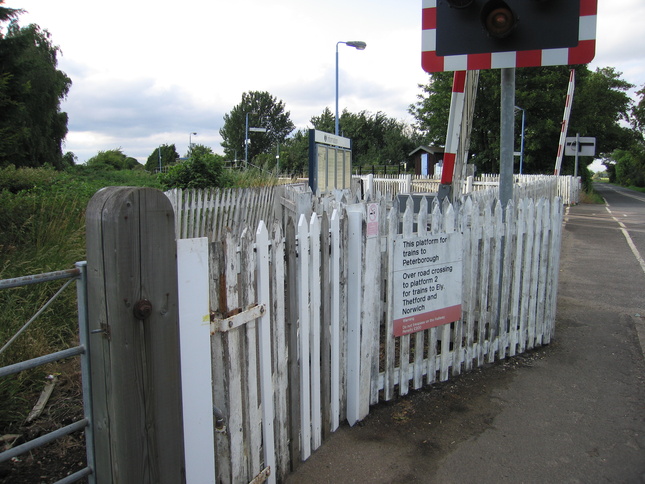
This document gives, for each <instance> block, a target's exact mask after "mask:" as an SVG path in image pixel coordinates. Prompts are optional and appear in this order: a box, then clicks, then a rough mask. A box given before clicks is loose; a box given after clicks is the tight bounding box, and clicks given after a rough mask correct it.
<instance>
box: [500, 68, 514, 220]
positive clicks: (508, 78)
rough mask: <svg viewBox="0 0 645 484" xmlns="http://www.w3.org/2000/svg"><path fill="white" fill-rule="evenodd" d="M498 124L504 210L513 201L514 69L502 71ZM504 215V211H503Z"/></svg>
mask: <svg viewBox="0 0 645 484" xmlns="http://www.w3.org/2000/svg"><path fill="white" fill-rule="evenodd" d="M500 108H501V122H500V143H499V144H500V166H499V201H500V203H501V204H502V207H503V208H504V210H506V206H507V205H508V202H509V201H510V200H512V199H513V151H514V150H513V144H514V143H513V141H514V140H513V138H514V136H513V135H514V131H515V129H514V128H515V126H514V124H515V123H514V122H513V121H514V118H515V68H514V67H506V68H503V69H502V81H501V106H500ZM504 214H506V211H504Z"/></svg>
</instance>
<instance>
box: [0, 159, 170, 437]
mask: <svg viewBox="0 0 645 484" xmlns="http://www.w3.org/2000/svg"><path fill="white" fill-rule="evenodd" d="M111 185H138V186H153V187H159V183H158V181H157V179H156V177H154V176H152V175H149V174H147V173H145V172H136V171H122V172H120V171H105V172H97V171H92V170H88V169H86V168H84V167H76V168H75V169H73V170H71V171H70V172H63V173H61V172H56V171H54V170H51V169H46V168H39V169H15V168H13V167H9V168H4V169H0V279H9V278H13V277H19V276H25V275H33V274H39V273H43V272H51V271H58V270H64V269H70V268H72V267H73V266H74V263H75V262H77V261H81V260H84V259H85V257H86V256H85V209H86V207H87V204H88V202H89V200H90V198H91V197H92V196H93V194H94V193H96V191H97V190H99V189H100V188H102V187H104V186H111ZM64 282H65V281H55V282H48V283H40V284H34V285H29V286H24V287H19V288H12V289H3V290H0V308H2V310H1V311H0V347H2V346H4V344H5V343H6V342H7V341H8V340H9V339H10V338H12V337H13V336H14V335H15V334H16V332H17V331H18V330H19V329H20V328H21V327H22V326H23V325H24V324H25V323H26V322H27V321H28V320H29V319H30V318H31V317H32V316H33V315H34V314H35V313H36V312H37V311H38V309H40V308H41V307H42V306H43V305H44V304H45V303H46V302H47V301H48V300H49V299H50V298H51V296H52V295H54V294H55V293H56V292H57V291H58V289H59V288H60V287H61V286H62V285H63V284H64ZM77 334H78V330H77V310H76V287H75V285H74V284H71V285H70V286H69V287H68V288H67V289H66V290H65V291H64V292H63V293H62V294H61V295H60V296H59V297H58V298H57V300H56V301H55V302H53V303H52V304H51V305H50V306H49V308H48V309H47V310H46V311H45V312H44V313H43V314H41V315H40V316H39V318H37V319H36V320H35V321H33V322H32V323H31V325H30V326H29V328H28V329H27V330H25V331H24V332H23V333H22V334H21V335H20V336H19V337H18V338H17V339H16V340H15V342H14V343H12V345H11V346H9V347H8V348H7V350H6V351H5V352H4V353H2V354H0V366H3V365H8V364H12V363H15V362H18V361H23V360H26V359H30V358H34V357H37V356H41V355H44V354H47V353H51V352H54V351H58V350H61V349H64V348H67V347H70V346H74V345H76V344H78V342H77ZM58 367H59V364H56V363H53V364H50V365H47V366H45V367H42V368H40V369H36V370H33V371H29V372H21V373H19V374H17V375H14V376H12V377H7V378H2V379H0V402H2V404H1V405H0V431H1V430H2V429H3V428H5V427H7V426H8V425H9V423H10V422H16V421H19V420H23V419H24V417H25V415H26V414H27V413H28V411H29V410H30V405H33V403H34V401H32V400H34V396H33V395H34V394H37V392H38V391H40V386H41V385H42V382H43V381H44V380H43V378H44V376H45V375H46V374H48V373H53V372H55V371H57V368H58ZM29 402H30V405H29V404H28V403H29Z"/></svg>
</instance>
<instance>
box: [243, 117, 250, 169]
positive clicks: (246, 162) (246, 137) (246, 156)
mask: <svg viewBox="0 0 645 484" xmlns="http://www.w3.org/2000/svg"><path fill="white" fill-rule="evenodd" d="M248 167H249V113H246V128H245V130H244V168H248Z"/></svg>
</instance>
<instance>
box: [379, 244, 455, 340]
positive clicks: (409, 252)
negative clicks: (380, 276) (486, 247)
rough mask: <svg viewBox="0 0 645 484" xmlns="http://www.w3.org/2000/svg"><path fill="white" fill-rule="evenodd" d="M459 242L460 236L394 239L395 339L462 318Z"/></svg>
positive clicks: (392, 275)
mask: <svg viewBox="0 0 645 484" xmlns="http://www.w3.org/2000/svg"><path fill="white" fill-rule="evenodd" d="M461 239H462V235H461V233H459V232H453V233H450V234H435V235H424V236H416V235H415V236H412V237H403V236H402V235H400V236H398V237H397V238H396V239H394V265H393V273H392V274H390V277H392V282H393V285H392V287H393V289H394V290H393V294H392V297H393V301H392V302H393V309H394V311H393V315H394V317H393V319H394V336H403V335H406V334H410V333H416V332H417V331H422V330H424V329H429V328H433V327H435V326H440V325H443V324H447V323H451V322H453V321H457V320H458V319H460V318H461V283H462V246H461Z"/></svg>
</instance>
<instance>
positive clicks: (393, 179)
mask: <svg viewBox="0 0 645 484" xmlns="http://www.w3.org/2000/svg"><path fill="white" fill-rule="evenodd" d="M355 178H357V179H360V180H362V181H363V184H364V187H367V188H368V189H369V190H371V191H372V192H373V193H376V192H378V193H381V194H389V195H391V196H395V195H398V194H409V193H437V192H438V191H439V185H440V184H441V181H440V180H439V179H437V178H433V177H429V176H413V175H399V176H397V175H387V176H385V175H379V176H374V175H365V176H361V177H355ZM498 187H499V175H480V176H477V177H472V176H469V177H466V179H465V180H464V181H463V182H462V184H461V188H460V190H459V191H458V193H457V198H460V197H464V198H465V197H471V198H476V199H478V200H483V199H488V200H490V201H493V200H494V199H497V198H498V197H499V188H498ZM580 190H581V186H580V177H572V176H558V177H556V176H551V175H514V200H515V203H517V202H518V201H519V200H521V199H524V198H532V199H533V200H534V201H537V200H539V199H540V198H548V199H553V198H554V197H556V196H557V197H559V198H560V199H561V200H562V202H563V203H564V204H565V205H571V204H576V203H578V202H579V201H580Z"/></svg>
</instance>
